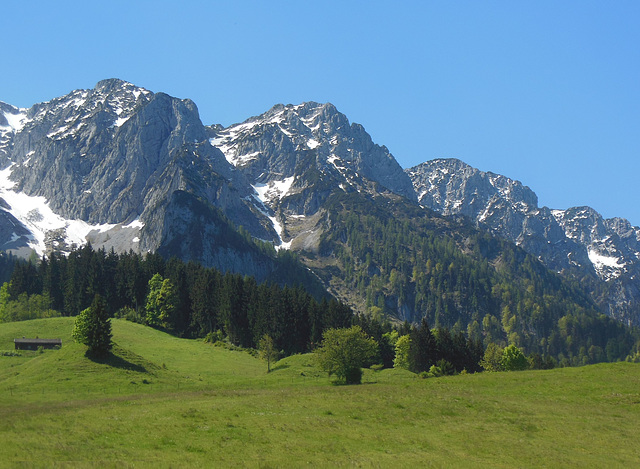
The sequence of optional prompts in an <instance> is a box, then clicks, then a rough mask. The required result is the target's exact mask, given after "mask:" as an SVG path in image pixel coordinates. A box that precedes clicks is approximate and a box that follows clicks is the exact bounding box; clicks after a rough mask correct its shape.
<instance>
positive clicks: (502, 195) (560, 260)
mask: <svg viewBox="0 0 640 469" xmlns="http://www.w3.org/2000/svg"><path fill="white" fill-rule="evenodd" d="M406 172H407V174H408V175H409V176H410V177H411V180H412V181H413V185H414V188H415V191H416V194H417V196H418V201H419V203H420V204H422V205H423V206H425V207H428V208H430V209H432V210H435V211H437V212H440V213H442V214H444V215H464V216H466V217H468V218H470V219H471V220H473V221H475V223H476V224H477V225H478V226H480V227H484V228H487V229H489V230H490V231H492V232H494V233H495V234H497V235H499V236H501V237H503V238H505V239H508V240H510V241H512V242H514V243H516V244H517V245H519V246H521V247H522V248H523V249H525V250H526V251H527V252H529V253H531V254H533V255H535V256H536V257H538V258H539V259H540V260H542V262H543V263H544V264H546V265H547V267H549V268H550V269H553V270H556V271H559V272H566V273H574V274H577V275H580V276H581V275H587V276H593V277H597V278H598V279H599V280H600V281H602V282H605V283H606V286H605V287H603V288H604V289H605V290H606V293H605V294H604V298H603V299H602V301H601V305H602V306H603V307H604V309H605V310H606V311H607V312H608V313H609V314H610V315H611V316H614V317H616V318H619V319H621V320H623V321H626V322H634V323H638V321H639V320H640V319H639V318H638V312H639V311H640V295H638V294H637V286H636V285H637V283H638V279H639V278H640V277H639V276H638V274H639V272H638V269H639V268H640V244H639V241H640V228H638V227H633V226H631V224H630V223H629V222H628V221H627V220H624V219H621V218H613V219H609V220H605V219H603V218H602V216H601V215H600V214H598V213H597V212H596V211H595V210H593V209H591V208H589V207H574V208H570V209H567V210H551V209H549V208H547V207H538V198H537V196H536V195H535V193H533V191H531V189H529V188H528V187H526V186H524V185H523V184H522V183H520V182H519V181H514V180H512V179H509V178H506V177H504V176H500V175H497V174H493V173H489V172H487V173H485V172H483V171H479V170H478V169H476V168H472V167H471V166H469V165H467V164H465V163H463V162H461V161H459V160H455V159H438V160H432V161H428V162H426V163H423V164H420V165H418V166H415V167H413V168H410V169H407V170H406Z"/></svg>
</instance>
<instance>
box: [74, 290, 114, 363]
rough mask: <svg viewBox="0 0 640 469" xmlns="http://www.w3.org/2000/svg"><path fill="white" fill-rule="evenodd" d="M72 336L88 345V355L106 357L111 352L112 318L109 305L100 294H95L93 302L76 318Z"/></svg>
mask: <svg viewBox="0 0 640 469" xmlns="http://www.w3.org/2000/svg"><path fill="white" fill-rule="evenodd" d="M72 336H73V338H74V340H75V341H76V342H79V343H81V344H84V345H86V346H87V347H88V349H87V355H89V356H91V357H98V358H100V357H105V356H107V355H108V354H109V352H110V350H111V347H112V343H111V338H112V334H111V318H110V317H109V313H108V311H107V305H106V303H105V301H104V299H103V298H102V297H101V296H100V295H95V297H94V298H93V303H91V306H90V307H88V308H87V309H85V310H83V311H82V312H81V313H80V314H79V315H78V317H77V318H76V321H75V324H74V327H73V332H72Z"/></svg>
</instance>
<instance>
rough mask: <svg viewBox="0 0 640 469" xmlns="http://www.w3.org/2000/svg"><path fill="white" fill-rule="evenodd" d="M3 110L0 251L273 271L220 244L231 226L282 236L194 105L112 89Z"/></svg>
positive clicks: (112, 84) (122, 85)
mask: <svg viewBox="0 0 640 469" xmlns="http://www.w3.org/2000/svg"><path fill="white" fill-rule="evenodd" d="M0 109H1V111H2V113H1V114H0V116H1V119H0V125H1V126H0V142H2V143H1V146H0V159H1V161H2V162H3V171H2V172H1V173H0V174H1V176H0V197H1V198H2V201H1V202H0V203H1V205H0V207H1V210H0V215H1V216H2V217H3V218H4V219H5V220H6V223H3V229H2V232H0V234H1V235H2V238H0V244H1V245H2V249H4V250H11V251H14V252H20V251H22V252H24V251H25V250H27V249H29V248H33V249H35V250H36V251H37V252H38V253H39V254H43V253H45V252H47V251H51V250H57V251H63V252H64V251H68V250H69V249H70V248H71V247H73V246H74V245H82V244H85V243H86V242H91V243H92V244H93V246H94V247H96V248H99V247H104V248H106V249H107V250H109V249H111V248H114V249H115V250H116V251H127V250H129V249H132V250H134V251H135V252H147V251H162V252H164V253H166V254H167V255H174V254H175V255H179V256H181V257H183V258H186V259H193V260H198V261H201V262H203V263H205V264H207V265H216V266H219V267H221V268H223V269H225V270H227V269H231V270H235V271H238V272H243V273H247V274H250V275H256V276H257V277H258V278H262V279H264V278H266V276H267V275H268V273H269V272H270V270H271V269H272V268H273V265H272V264H273V262H272V260H271V259H269V258H268V256H267V257H265V256H264V255H263V254H260V253H259V250H257V249H255V248H254V247H251V246H244V247H242V248H241V249H236V248H231V247H230V246H229V245H228V243H227V242H226V241H225V242H222V241H221V240H220V239H217V238H216V236H217V235H218V234H219V233H221V232H224V231H229V229H228V227H227V225H229V226H233V225H235V226H239V225H243V226H245V227H246V228H247V229H249V230H251V232H252V234H254V235H255V236H256V237H259V238H262V239H268V240H271V239H273V238H274V237H275V233H274V232H273V228H272V227H271V226H270V223H269V220H268V219H267V218H266V217H264V216H263V215H261V214H260V213H259V212H258V211H256V210H255V208H254V207H253V205H252V204H251V203H250V202H247V199H249V198H250V196H251V194H252V193H253V189H252V188H251V186H250V185H249V183H248V182H247V181H246V180H245V178H244V177H243V175H242V174H241V173H240V172H238V171H236V170H235V168H234V167H233V166H232V165H230V164H229V163H228V162H227V161H226V159H225V158H224V156H223V155H222V153H221V152H220V151H219V150H217V149H216V148H214V147H213V146H211V144H210V143H209V138H208V137H207V129H206V128H205V126H204V125H203V124H202V123H201V121H200V118H199V116H198V110H197V108H196V106H195V104H194V103H193V102H192V101H190V100H181V99H177V98H173V97H170V96H168V95H166V94H164V93H151V92H149V91H148V90H145V89H143V88H139V87H136V86H134V85H132V84H130V83H127V82H124V81H121V80H115V79H112V80H104V81H101V82H99V83H98V84H97V85H96V87H95V88H94V89H92V90H77V91H73V92H71V93H70V94H68V95H66V96H63V97H60V98H56V99H53V100H52V101H49V102H46V103H40V104H36V105H34V106H32V107H31V108H29V109H17V108H15V107H13V106H9V105H6V104H2V105H1V107H0ZM233 230H234V229H232V231H233ZM203 237H206V238H207V239H206V240H204V239H203ZM249 244H251V243H249Z"/></svg>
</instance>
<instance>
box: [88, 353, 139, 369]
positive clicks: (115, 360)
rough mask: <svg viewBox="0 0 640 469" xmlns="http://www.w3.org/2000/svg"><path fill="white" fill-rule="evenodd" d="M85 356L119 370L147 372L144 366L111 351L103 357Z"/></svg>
mask: <svg viewBox="0 0 640 469" xmlns="http://www.w3.org/2000/svg"><path fill="white" fill-rule="evenodd" d="M86 356H87V358H89V360H91V361H93V362H94V363H100V364H101V365H107V366H110V367H113V368H119V369H121V370H128V371H137V372H138V373H147V371H148V370H147V369H146V368H145V367H144V366H142V365H139V364H137V363H132V362H130V361H128V360H126V359H124V358H122V357H120V356H118V355H115V354H114V353H113V352H109V354H108V355H106V356H104V357H96V356H93V355H89V354H87V355H86Z"/></svg>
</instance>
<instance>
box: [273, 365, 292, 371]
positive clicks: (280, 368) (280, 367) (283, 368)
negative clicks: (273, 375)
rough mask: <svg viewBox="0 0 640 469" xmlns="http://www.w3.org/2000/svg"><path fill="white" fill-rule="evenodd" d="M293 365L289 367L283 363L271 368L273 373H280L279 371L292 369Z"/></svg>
mask: <svg viewBox="0 0 640 469" xmlns="http://www.w3.org/2000/svg"><path fill="white" fill-rule="evenodd" d="M290 367H291V365H287V364H286V363H281V364H279V365H276V366H272V367H271V371H272V372H273V371H278V370H286V369H287V368H290Z"/></svg>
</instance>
